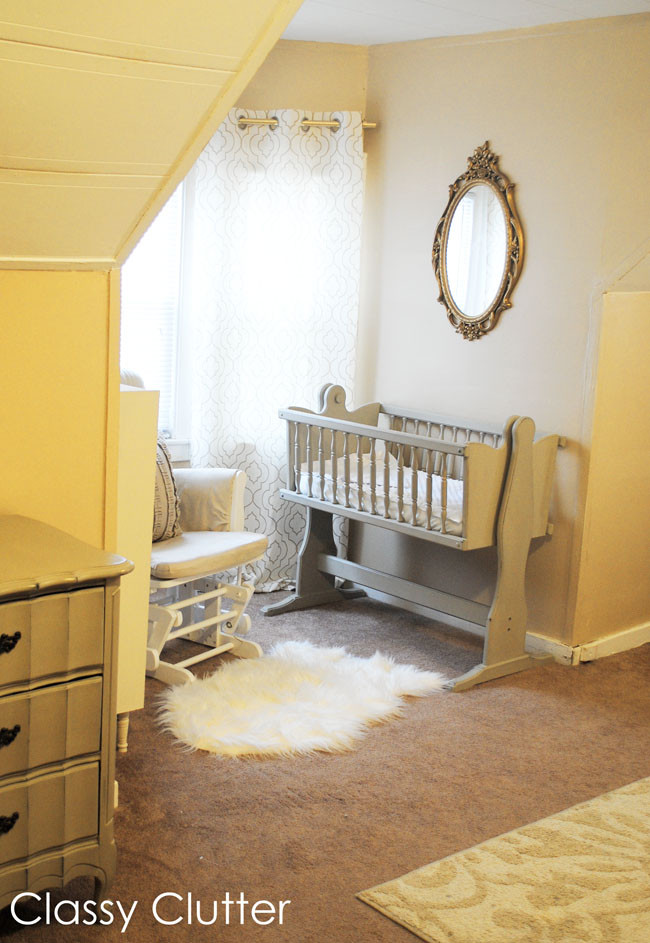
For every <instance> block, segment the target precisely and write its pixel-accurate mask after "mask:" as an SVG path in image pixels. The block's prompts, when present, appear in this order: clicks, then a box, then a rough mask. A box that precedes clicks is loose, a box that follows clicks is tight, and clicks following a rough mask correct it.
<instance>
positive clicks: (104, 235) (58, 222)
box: [0, 171, 157, 264]
mask: <svg viewBox="0 0 650 943" xmlns="http://www.w3.org/2000/svg"><path fill="white" fill-rule="evenodd" d="M156 183H157V181H155V179H154V182H152V180H151V178H146V177H142V178H119V177H117V178H116V177H106V178H104V177H92V176H88V177H85V178H83V177H82V176H81V175H79V174H70V175H66V174H56V175H54V174H46V173H37V172H22V171H21V172H19V173H16V174H12V173H9V172H6V171H5V172H3V171H0V260H1V259H5V260H9V262H10V263H11V260H19V259H22V258H27V259H30V258H31V259H52V258H58V259H70V258H71V259H77V260H79V261H82V262H83V261H87V260H90V261H92V260H93V259H105V260H109V261H108V263H107V264H110V260H111V259H112V258H113V257H114V254H115V249H116V247H117V245H118V242H119V240H120V237H121V236H122V235H123V234H124V232H126V231H127V230H128V229H129V228H130V227H131V226H133V224H134V223H135V221H136V219H137V218H138V216H139V214H140V212H142V209H143V208H144V206H145V204H146V203H147V201H148V200H149V199H150V197H151V195H152V194H153V193H154V192H155V191H156V189H157V186H156ZM55 252H56V255H53V253H55Z"/></svg>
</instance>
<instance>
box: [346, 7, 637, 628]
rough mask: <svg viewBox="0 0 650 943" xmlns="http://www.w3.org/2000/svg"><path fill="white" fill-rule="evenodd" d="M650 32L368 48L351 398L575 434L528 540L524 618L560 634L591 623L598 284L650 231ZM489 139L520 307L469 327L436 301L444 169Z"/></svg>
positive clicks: (543, 32) (595, 25)
mask: <svg viewBox="0 0 650 943" xmlns="http://www.w3.org/2000/svg"><path fill="white" fill-rule="evenodd" d="M649 43H650V17H649V16H647V15H642V16H634V17H621V18H615V19H609V20H596V21H587V22H585V23H577V24H567V25H564V26H560V27H548V28H540V29H537V30H532V31H513V32H508V33H500V34H497V33H492V34H488V35H484V36H479V37H462V38H459V39H445V40H428V41H422V42H412V43H403V44H397V45H390V46H378V47H371V49H370V53H369V78H368V100H367V111H368V114H369V115H371V116H372V119H373V120H378V121H379V122H380V129H379V130H378V131H377V132H375V133H374V135H373V136H372V137H370V136H368V141H367V150H368V180H369V185H368V195H367V205H368V209H369V213H368V219H367V233H368V239H367V240H366V250H367V251H366V261H365V274H364V285H365V288H364V301H363V318H362V324H361V328H360V351H361V353H360V362H359V369H358V383H357V398H358V399H366V398H375V397H376V398H380V399H383V400H385V401H390V402H397V403H402V404H405V405H413V406H419V407H421V408H422V409H432V410H436V411H440V412H443V413H450V414H452V415H458V416H461V417H463V416H466V417H475V418H479V419H484V420H492V421H502V420H503V419H505V418H506V417H507V416H508V415H510V414H511V413H519V414H528V415H531V416H532V417H533V418H534V419H535V421H536V423H537V425H538V427H539V428H541V429H543V430H547V431H553V432H558V433H561V434H562V435H565V436H567V437H568V439H569V447H568V449H566V450H565V451H564V452H563V453H561V454H560V458H559V468H558V474H557V485H556V489H555V495H554V500H553V511H552V513H553V518H554V520H555V521H556V531H555V534H554V536H553V538H552V540H550V541H544V542H540V543H539V544H538V545H537V546H536V548H535V550H534V553H533V556H532V559H531V561H530V564H529V569H528V583H527V586H528V590H529V603H530V606H531V617H530V628H531V629H532V630H533V631H536V632H540V633H543V634H546V635H550V636H553V637H557V638H560V639H564V640H566V641H569V642H572V641H573V640H574V639H575V638H578V637H581V638H582V637H583V636H584V627H581V626H578V625H575V626H574V611H573V610H574V605H575V593H576V587H577V574H578V565H577V563H578V560H579V555H580V539H581V518H582V512H583V508H584V495H585V491H586V469H587V454H588V446H589V441H588V438H589V429H590V410H591V401H590V386H589V383H588V381H587V378H588V376H589V375H590V372H591V370H592V364H591V362H590V359H591V358H592V356H594V355H595V353H596V352H597V344H596V343H595V342H594V334H595V333H596V334H597V332H596V325H597V322H598V317H599V311H600V300H599V299H600V295H601V293H602V289H603V286H607V285H608V284H609V282H611V280H612V278H614V277H618V275H617V273H618V274H620V273H622V272H624V271H625V270H626V263H627V261H629V260H638V257H639V253H640V248H641V247H642V246H643V244H644V241H645V240H647V235H648V228H647V225H648V224H647V221H648V219H649V218H650V192H649V188H648V187H647V142H648V139H649V138H650V107H649V104H650V103H649V101H648V90H649V89H650V57H649V56H648V54H647V52H648V48H649ZM485 140H489V141H490V143H491V145H492V146H493V148H494V150H495V151H496V153H497V154H499V155H501V167H502V169H503V170H504V172H505V173H507V174H508V175H509V176H510V178H511V179H512V180H513V181H514V182H515V183H516V185H517V186H516V200H517V205H518V208H519V212H520V215H521V218H522V221H523V225H524V230H525V234H526V246H527V247H526V260H525V265H524V269H523V273H522V276H521V279H520V282H519V284H518V285H517V287H516V289H515V291H514V295H513V301H514V306H513V308H512V309H511V310H510V311H507V312H506V313H505V314H504V315H503V316H502V318H501V321H500V323H499V325H498V327H497V328H496V330H495V331H494V332H493V333H492V334H490V335H488V336H486V337H484V338H482V339H481V340H480V341H475V342H471V343H470V342H467V341H465V340H463V339H462V338H461V337H460V336H459V335H458V334H455V333H454V331H453V329H452V328H451V326H450V325H449V324H448V322H447V320H446V316H445V313H444V309H443V308H442V306H441V305H439V304H438V303H437V301H436V298H437V294H438V292H437V285H436V282H435V279H434V276H433V272H432V269H431V262H430V257H431V244H432V240H433V233H434V229H435V226H436V224H437V222H438V219H439V218H440V214H441V212H442V210H443V209H444V206H445V203H446V200H447V195H448V186H449V184H450V183H451V182H452V181H453V180H454V179H455V178H456V177H457V176H458V175H459V174H460V173H462V172H463V171H464V170H465V169H466V158H467V156H468V155H469V154H470V153H471V152H472V151H473V150H474V148H475V147H476V146H477V145H479V144H482V143H483V142H484V141H485ZM644 181H646V182H645V183H644ZM646 244H647V243H646ZM631 264H632V262H630V265H631ZM627 267H630V266H629V265H628V266H627ZM646 287H650V286H646ZM420 549H421V548H420Z"/></svg>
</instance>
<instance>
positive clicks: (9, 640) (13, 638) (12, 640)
mask: <svg viewBox="0 0 650 943" xmlns="http://www.w3.org/2000/svg"><path fill="white" fill-rule="evenodd" d="M20 639H21V634H20V632H14V634H13V635H5V634H4V632H3V633H2V635H0V655H5V654H6V653H7V652H10V651H11V649H12V648H15V647H16V645H17V644H18V642H19V641H20Z"/></svg>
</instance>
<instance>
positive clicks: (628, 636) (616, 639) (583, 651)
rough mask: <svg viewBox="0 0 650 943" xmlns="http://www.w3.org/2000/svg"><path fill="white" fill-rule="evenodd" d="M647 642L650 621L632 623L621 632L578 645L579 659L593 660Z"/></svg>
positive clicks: (649, 635)
mask: <svg viewBox="0 0 650 943" xmlns="http://www.w3.org/2000/svg"><path fill="white" fill-rule="evenodd" d="M647 642H650V622H644V623H642V624H641V625H633V626H632V628H630V629H623V631H622V632H615V633H614V634H613V635H605V636H604V637H603V638H599V639H596V641H595V642H587V643H586V644H585V645H579V646H578V650H579V652H580V661H595V660H596V658H605V657H606V656H607V655H615V654H616V653H617V652H627V651H629V649H630V648H638V647H639V646H640V645H645V644H646V643H647Z"/></svg>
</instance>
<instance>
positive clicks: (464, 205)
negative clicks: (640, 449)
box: [445, 183, 508, 318]
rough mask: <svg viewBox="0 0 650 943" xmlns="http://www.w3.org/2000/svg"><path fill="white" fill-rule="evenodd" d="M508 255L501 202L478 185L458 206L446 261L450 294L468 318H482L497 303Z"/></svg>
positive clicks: (491, 190) (488, 188) (449, 238)
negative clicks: (496, 299) (495, 301)
mask: <svg viewBox="0 0 650 943" xmlns="http://www.w3.org/2000/svg"><path fill="white" fill-rule="evenodd" d="M507 255H508V235H507V231H506V218H505V213H504V210H503V206H502V203H501V200H499V198H498V196H497V195H496V193H495V192H494V190H493V189H492V187H491V186H489V185H488V184H487V183H477V184H475V185H474V186H472V187H470V188H469V189H468V190H466V191H465V193H464V194H463V196H462V198H461V199H460V200H459V201H458V203H457V204H456V207H455V209H454V212H453V215H452V218H451V223H450V225H449V233H448V238H447V251H446V259H445V261H446V266H447V273H446V274H447V284H448V286H449V291H450V294H451V296H452V299H453V301H454V304H455V305H456V307H457V308H458V310H459V311H460V312H462V314H463V315H464V316H465V317H466V318H480V317H481V316H482V315H484V314H485V312H486V311H487V310H488V309H489V308H490V306H491V305H492V303H493V302H494V300H495V298H496V296H497V293H498V291H499V288H500V286H501V281H502V279H503V275H504V272H505V269H506V262H507Z"/></svg>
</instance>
